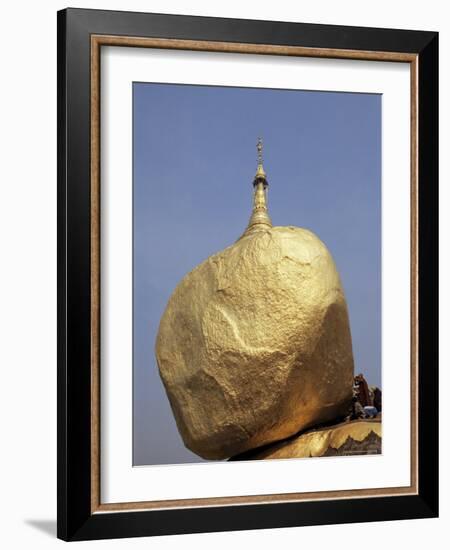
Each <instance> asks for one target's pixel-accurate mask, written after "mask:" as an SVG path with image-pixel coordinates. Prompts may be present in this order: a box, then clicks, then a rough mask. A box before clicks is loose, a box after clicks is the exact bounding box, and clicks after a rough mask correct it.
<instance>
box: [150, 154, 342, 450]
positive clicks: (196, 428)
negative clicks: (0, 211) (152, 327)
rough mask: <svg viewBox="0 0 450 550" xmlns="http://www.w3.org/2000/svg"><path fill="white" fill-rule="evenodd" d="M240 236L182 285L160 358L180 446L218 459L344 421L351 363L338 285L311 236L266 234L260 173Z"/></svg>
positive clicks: (161, 339) (167, 315)
mask: <svg viewBox="0 0 450 550" xmlns="http://www.w3.org/2000/svg"><path fill="white" fill-rule="evenodd" d="M254 188H255V192H254V208H253V213H252V217H251V219H250V222H249V226H248V228H247V230H246V232H245V233H244V235H243V236H242V237H241V238H240V239H239V240H238V241H237V242H236V243H234V244H233V245H232V246H229V247H228V248H226V249H225V250H223V251H222V252H219V253H217V254H214V255H213V256H211V257H209V258H208V259H207V260H206V261H204V262H203V263H202V264H200V265H199V266H197V267H196V268H195V269H194V270H193V271H191V272H190V273H188V274H187V275H186V276H185V277H184V279H183V280H182V281H181V282H180V283H179V284H178V286H177V287H176V289H175V291H174V292H173V294H172V296H171V297H170V299H169V302H168V304H167V307H166V310H165V312H164V314H163V316H162V319H161V322H160V327H159V332H158V336H157V341H156V357H157V362H158V366H159V371H160V375H161V378H162V380H163V383H164V386H165V389H166V392H167V395H168V398H169V400H170V404H171V407H172V410H173V413H174V416H175V419H176V423H177V426H178V430H179V432H180V434H181V436H182V438H183V441H184V443H185V445H186V446H187V447H188V448H189V449H191V450H192V451H193V452H194V453H197V454H198V455H200V456H202V457H204V458H207V459H223V458H227V457H230V456H233V455H236V454H239V453H242V452H244V451H246V450H248V449H253V448H256V447H259V446H262V445H265V444H267V443H270V442H273V441H278V440H281V439H284V438H286V437H288V436H291V435H293V434H295V433H297V432H298V431H299V430H303V429H305V428H307V427H309V426H313V425H316V424H319V423H322V422H326V421H329V420H332V419H335V418H337V417H339V416H341V415H344V414H345V413H346V412H347V410H348V407H349V404H350V401H351V397H352V382H353V355H352V344H351V335H350V328H349V320H348V312H347V306H346V302H345V297H344V293H343V291H342V287H341V282H340V280H339V275H338V272H337V270H336V266H335V264H334V261H333V259H332V257H331V255H330V253H329V252H328V250H327V248H326V246H325V245H324V244H323V243H322V242H321V241H320V239H319V238H318V237H316V236H315V235H314V234H313V233H312V232H311V231H308V230H306V229H300V228H297V227H272V224H271V221H270V218H269V215H268V212H267V206H266V188H267V179H266V175H265V172H264V169H263V168H262V163H261V162H260V164H259V165H258V171H257V173H256V176H255V181H254Z"/></svg>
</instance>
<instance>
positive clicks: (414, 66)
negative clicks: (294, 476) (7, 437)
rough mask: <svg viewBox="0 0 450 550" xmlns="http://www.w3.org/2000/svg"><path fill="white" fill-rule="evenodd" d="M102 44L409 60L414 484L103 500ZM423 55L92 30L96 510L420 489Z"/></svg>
mask: <svg viewBox="0 0 450 550" xmlns="http://www.w3.org/2000/svg"><path fill="white" fill-rule="evenodd" d="M102 46H119V47H120V46H122V47H139V48H163V49H170V50H191V51H206V52H222V53H239V54H260V55H278V56H294V57H318V58H332V59H355V60H371V61H390V62H399V63H409V65H410V83H411V96H410V98H411V114H410V128H411V138H410V139H411V143H410V147H411V192H410V207H411V218H410V223H411V267H410V280H411V460H410V464H411V484H410V486H408V487H386V488H377V489H369V488H368V489H353V490H340V491H318V492H313V493H283V494H269V495H251V496H233V497H211V498H194V499H178V500H158V501H142V502H120V503H108V504H106V503H101V500H100V494H101V493H100V480H101V475H100V460H101V457H100V307H101V306H100V269H101V266H100V193H101V188H100V86H101V82H100V50H101V47H102ZM418 71H419V65H418V55H416V54H410V53H402V52H382V51H365V50H342V49H333V48H307V47H302V46H280V45H269V44H267V45H266V44H247V43H235V42H212V41H199V40H179V39H166V38H142V37H133V36H114V35H91V67H90V76H91V87H90V114H91V129H90V139H91V142H90V152H91V168H90V179H91V194H90V197H91V208H90V213H91V225H90V227H91V243H90V246H91V273H90V280H91V329H90V334H91V513H92V514H93V513H104V512H121V511H132V510H154V509H170V508H194V507H195V508H198V507H211V506H227V505H246V504H264V503H266V504H267V503H282V502H295V501H297V502H300V501H301V502H305V501H311V500H331V499H333V500H337V499H344V498H364V497H384V496H402V495H415V494H418V418H417V416H418V368H419V365H418Z"/></svg>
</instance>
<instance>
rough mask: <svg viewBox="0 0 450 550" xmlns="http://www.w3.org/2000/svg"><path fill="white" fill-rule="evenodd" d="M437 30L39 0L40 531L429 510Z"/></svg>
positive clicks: (93, 533) (433, 424) (400, 515)
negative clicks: (43, 121) (43, 5)
mask: <svg viewBox="0 0 450 550" xmlns="http://www.w3.org/2000/svg"><path fill="white" fill-rule="evenodd" d="M437 78H438V36H437V33H434V32H425V31H407V30H390V29H374V28H356V27H342V26H327V25H312V24H300V23H280V22H271V21H249V20H248V21H247V20H232V19H218V18H204V17H190V16H171V15H161V14H146V13H128V12H109V11H98V10H82V9H67V10H63V11H61V12H59V13H58V147H59V149H58V211H59V218H58V270H59V275H58V281H59V288H58V303H59V306H58V307H59V313H58V315H59V321H58V330H59V335H58V336H59V337H58V342H59V349H58V536H59V537H60V538H62V539H64V540H85V539H97V538H112V537H130V536H146V535H159V534H171V533H174V534H175V533H192V532H205V531H225V530H236V529H256V528H272V527H287V526H300V525H317V524H326V523H344V522H361V521H375V520H390V519H407V518H425V517H435V516H436V515H437V514H438V454H437V448H438V435H437V434H438V416H437V411H438V393H437V383H438V373H437V367H438V362H437V349H438V346H437V338H438V336H437V334H438V332H437V318H438V315H437V313H438V306H437V293H438V290H437V226H438V220H437V218H438V209H437V201H438V182H437V173H438V172H437V165H438V158H437V156H438V147H437V139H438V123H437V116H438V97H437V94H438V84H437Z"/></svg>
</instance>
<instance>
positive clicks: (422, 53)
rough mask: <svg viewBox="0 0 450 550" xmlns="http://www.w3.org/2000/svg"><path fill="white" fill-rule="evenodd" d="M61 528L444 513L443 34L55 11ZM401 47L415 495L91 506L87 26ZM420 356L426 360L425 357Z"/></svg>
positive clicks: (81, 532) (139, 528) (133, 529)
mask: <svg viewBox="0 0 450 550" xmlns="http://www.w3.org/2000/svg"><path fill="white" fill-rule="evenodd" d="M57 22H58V129H57V131H58V427H57V429H58V530H57V536H58V537H59V538H61V539H64V540H87V539H101V538H113V537H138V536H149V535H166V534H180V533H201V532H210V531H228V530H241V529H260V528H266V529H267V528H277V527H290V526H302V525H322V524H329V523H349V522H367V521H386V520H396V519H412V518H430V517H436V516H437V515H438V33H436V32H423V31H409V30H392V29H376V28H360V27H344V26H332V25H315V24H314V25H313V24H301V23H281V22H272V21H252V20H237V19H236V20H235V19H222V18H209V17H192V16H174V15H163V14H148V13H130V12H117V11H101V10H85V9H66V10H62V11H60V12H58V19H57ZM92 35H114V36H122V37H123V36H133V37H151V38H170V39H182V40H196V41H218V42H232V43H246V44H270V45H280V46H301V47H305V48H327V49H339V50H348V51H350V50H353V51H369V52H370V51H378V52H380V51H381V52H403V53H410V54H415V55H417V60H418V118H417V126H418V134H417V135H418V174H419V176H418V220H419V223H418V316H417V324H418V343H419V345H418V364H419V370H418V380H417V385H418V492H417V494H416V495H405V496H388V497H386V496H383V497H377V498H347V499H345V498H343V499H337V500H314V501H306V502H305V501H303V502H282V503H261V504H249V505H226V506H203V507H191V508H173V509H155V510H147V511H145V510H143V511H127V510H124V511H121V512H114V513H107V512H102V513H93V512H92V506H91V494H92V493H91V487H92V483H93V482H94V480H93V477H92V476H93V474H92V468H91V466H92V464H91V439H90V433H91V429H92V426H91V368H90V365H91V353H92V349H91V325H90V315H91V278H90V274H91V261H92V257H91V249H90V238H91V227H90V215H91V203H90V200H91V198H90V189H91V188H90V181H91V165H90V159H91V149H90V139H91V138H90V129H91V118H90V117H91V111H90V106H91V105H90V84H91V76H90V75H91V73H90V63H91V36H92ZM420 367H422V368H420Z"/></svg>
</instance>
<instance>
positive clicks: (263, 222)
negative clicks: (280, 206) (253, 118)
mask: <svg viewBox="0 0 450 550" xmlns="http://www.w3.org/2000/svg"><path fill="white" fill-rule="evenodd" d="M256 150H257V152H258V167H257V169H256V174H255V177H254V179H253V212H252V215H251V217H250V221H249V222H248V226H247V229H246V230H245V233H244V235H247V234H248V233H249V232H250V231H252V232H253V231H258V230H261V229H267V228H268V227H272V221H271V220H270V216H269V212H268V210H267V188H268V187H269V183H268V181H267V177H266V173H265V171H264V167H263V156H262V150H263V143H262V139H261V138H258V143H257V145H256Z"/></svg>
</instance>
